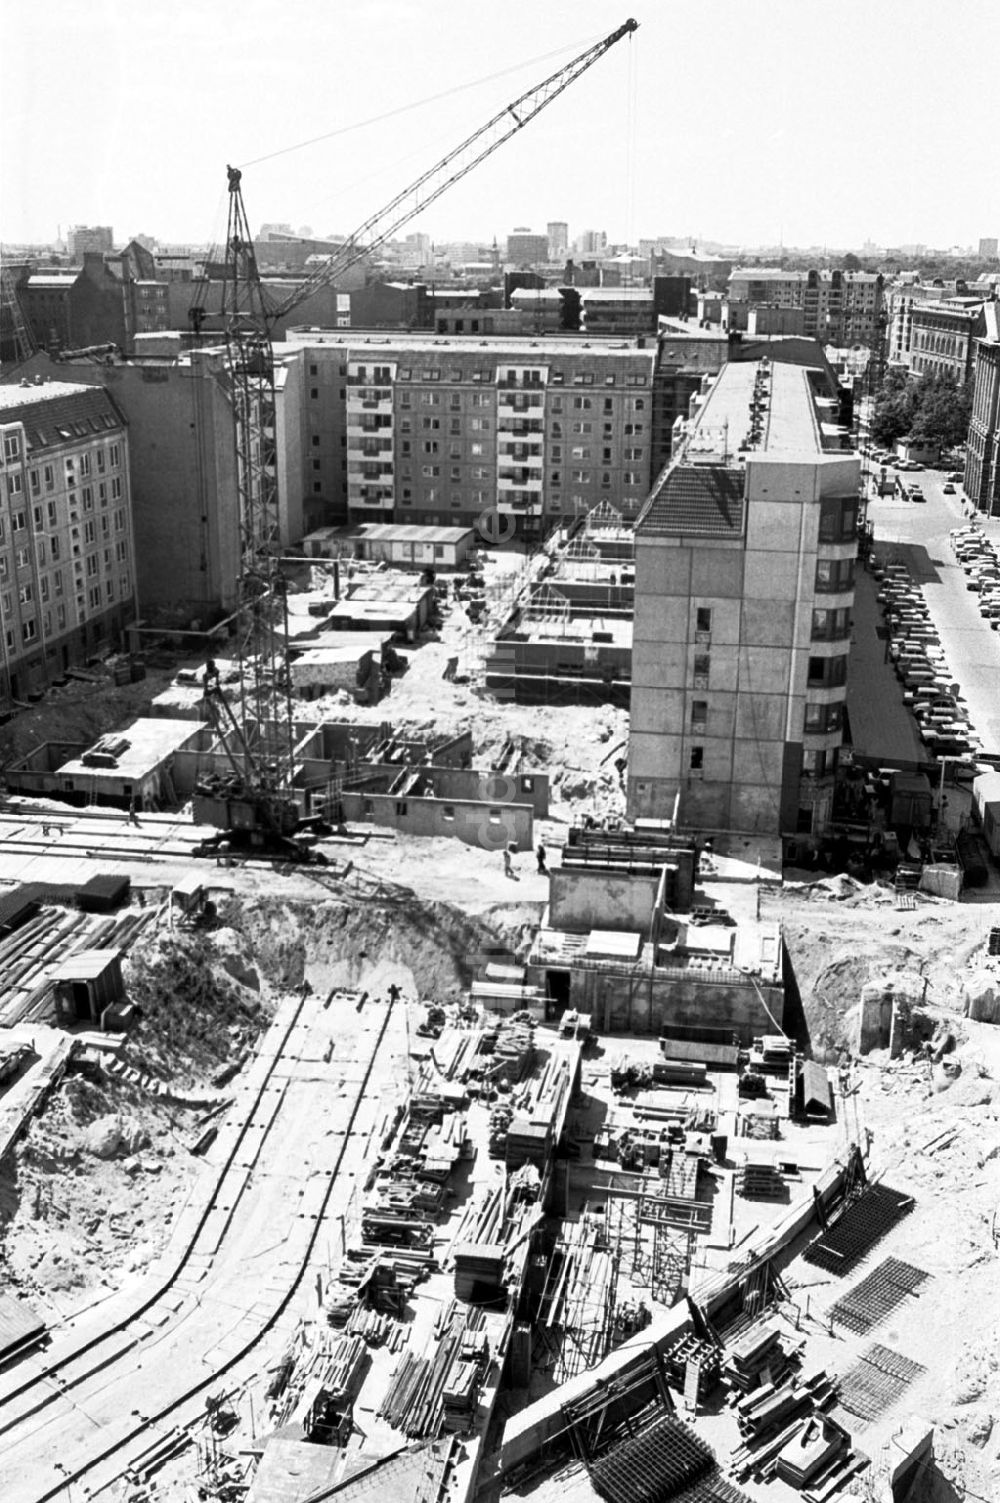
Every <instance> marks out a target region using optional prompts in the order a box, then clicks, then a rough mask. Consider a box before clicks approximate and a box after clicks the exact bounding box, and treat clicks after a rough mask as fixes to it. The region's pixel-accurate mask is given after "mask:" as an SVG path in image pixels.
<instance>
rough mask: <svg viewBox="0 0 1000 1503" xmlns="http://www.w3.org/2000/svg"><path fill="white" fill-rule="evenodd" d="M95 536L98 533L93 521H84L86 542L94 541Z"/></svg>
mask: <svg viewBox="0 0 1000 1503" xmlns="http://www.w3.org/2000/svg"><path fill="white" fill-rule="evenodd" d="M95 536H96V534H95V531H94V524H93V521H90V522H84V524H83V541H84V542H85V543H92V542H94V540H95Z"/></svg>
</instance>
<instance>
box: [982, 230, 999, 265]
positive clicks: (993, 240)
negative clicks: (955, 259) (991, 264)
mask: <svg viewBox="0 0 1000 1503" xmlns="http://www.w3.org/2000/svg"><path fill="white" fill-rule="evenodd" d="M997 244H998V242H997V237H996V235H993V236H992V237H989V238H987V239H986V240H980V242H979V259H980V260H981V261H995V260H996V258H997Z"/></svg>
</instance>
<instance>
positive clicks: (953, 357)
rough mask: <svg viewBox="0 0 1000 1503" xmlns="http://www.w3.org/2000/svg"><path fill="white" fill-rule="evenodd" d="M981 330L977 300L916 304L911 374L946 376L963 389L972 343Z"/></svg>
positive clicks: (912, 322) (981, 312)
mask: <svg viewBox="0 0 1000 1503" xmlns="http://www.w3.org/2000/svg"><path fill="white" fill-rule="evenodd" d="M985 329H986V323H985V320H984V317H983V305H982V303H981V302H980V301H979V300H978V299H969V298H964V299H962V298H955V299H952V300H950V301H948V302H938V303H921V304H918V305H917V306H915V307H914V308H913V311H912V314H911V334H910V352H909V366H910V369H911V371H912V372H913V374H914V375H915V376H924V375H931V376H947V377H949V378H950V379H951V380H952V381H954V382H955V384H956V385H957V386H964V385H965V383H966V381H968V380H969V378H970V377H971V375H972V366H973V359H974V355H975V342H976V340H977V339H979V338H980V337H981V336H982V335H983V333H984V332H985Z"/></svg>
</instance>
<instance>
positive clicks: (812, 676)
mask: <svg viewBox="0 0 1000 1503" xmlns="http://www.w3.org/2000/svg"><path fill="white" fill-rule="evenodd" d="M846 682H847V658H846V657H845V656H844V655H840V656H838V657H835V658H819V657H815V658H810V659H809V673H808V683H809V684H810V686H811V687H813V688H820V687H822V688H828V689H837V688H839V687H840V686H841V684H845V683H846Z"/></svg>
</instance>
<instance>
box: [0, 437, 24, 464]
mask: <svg viewBox="0 0 1000 1503" xmlns="http://www.w3.org/2000/svg"><path fill="white" fill-rule="evenodd" d="M3 457H4V459H6V460H7V462H8V463H9V462H10V461H11V460H14V459H20V457H21V439H20V436H19V435H18V434H16V433H5V434H4V436H3Z"/></svg>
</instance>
